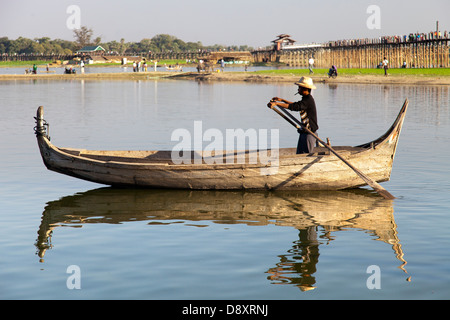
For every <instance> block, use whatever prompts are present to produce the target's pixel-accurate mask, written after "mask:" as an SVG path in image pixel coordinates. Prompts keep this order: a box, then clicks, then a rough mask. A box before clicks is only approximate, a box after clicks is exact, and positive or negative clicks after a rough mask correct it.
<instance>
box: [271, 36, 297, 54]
mask: <svg viewBox="0 0 450 320" xmlns="http://www.w3.org/2000/svg"><path fill="white" fill-rule="evenodd" d="M272 42H273V43H274V50H276V51H280V50H281V49H282V48H283V47H284V46H291V45H293V44H294V43H295V40H292V39H291V36H290V35H288V34H280V35H278V38H277V39H275V40H273V41H272Z"/></svg>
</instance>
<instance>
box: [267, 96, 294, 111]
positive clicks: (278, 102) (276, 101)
mask: <svg viewBox="0 0 450 320" xmlns="http://www.w3.org/2000/svg"><path fill="white" fill-rule="evenodd" d="M290 104H292V102H290V101H288V100H286V99H282V98H278V97H273V98H272V100H270V102H269V103H268V104H267V106H268V107H269V108H271V109H272V108H273V107H274V106H279V107H282V108H286V109H288V108H289V105H290Z"/></svg>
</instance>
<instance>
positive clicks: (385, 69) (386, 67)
mask: <svg viewBox="0 0 450 320" xmlns="http://www.w3.org/2000/svg"><path fill="white" fill-rule="evenodd" d="M383 68H384V76H385V77H387V70H388V69H389V60H388V59H386V57H384V59H383Z"/></svg>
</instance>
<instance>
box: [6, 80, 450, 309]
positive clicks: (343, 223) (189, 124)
mask: <svg viewBox="0 0 450 320" xmlns="http://www.w3.org/2000/svg"><path fill="white" fill-rule="evenodd" d="M294 93H296V87H295V86H294V85H292V84H259V83H257V84H253V83H198V82H195V81H184V80H165V81H153V80H151V81H150V80H149V81H101V82H96V81H80V80H77V81H73V80H68V81H46V80H34V81H7V82H0V96H1V110H2V113H3V114H2V120H1V123H2V125H1V127H0V132H1V135H2V136H3V139H2V140H1V142H0V143H1V150H2V161H1V163H2V165H1V167H0V171H1V174H0V199H1V211H0V230H1V235H2V237H1V238H0V249H1V252H2V262H1V263H0V264H1V268H0V298H1V299H168V300H171V299H176V300H179V299H188V300H190V299H195V300H196V299H212V300H216V299H224V300H229V299H238V300H241V299H242V300H246V299H256V300H259V299H264V300H278V299H282V300H304V299H448V298H450V287H449V283H450V259H449V247H450V234H449V229H450V218H449V214H450V212H449V211H450V210H449V208H450V197H449V190H450V172H449V167H448V165H449V162H450V148H449V147H448V146H449V145H450V144H449V142H450V114H449V110H450V105H449V100H450V89H449V87H448V86H392V85H344V84H337V85H331V84H330V85H328V84H317V90H314V91H313V95H314V97H315V100H316V103H317V107H318V117H319V126H320V129H319V135H320V136H321V137H322V138H326V137H329V138H330V140H331V142H332V144H334V145H358V144H361V143H365V142H368V141H370V140H372V139H375V138H377V137H379V136H380V135H382V134H383V133H384V132H385V131H386V130H387V129H388V128H389V127H390V125H391V124H392V122H393V121H394V119H395V117H396V116H397V113H398V111H399V110H400V107H401V106H402V104H403V101H404V100H405V99H406V98H408V99H409V101H410V105H409V110H408V114H407V117H406V120H405V124H404V127H403V130H402V133H401V137H400V143H399V146H398V149H397V155H396V158H395V162H394V168H393V173H392V176H391V180H390V181H389V182H386V183H383V186H384V187H385V188H386V189H387V190H389V191H390V192H391V193H392V194H394V195H395V196H396V197H397V199H395V200H394V201H386V200H383V199H381V198H380V197H378V196H377V195H376V194H375V193H374V192H373V191H371V190H370V189H369V188H363V189H360V190H358V191H342V192H325V193H324V192H309V193H302V192H237V191H236V192H235V191H233V192H220V191H211V192H209V191H171V190H123V189H113V188H108V187H104V186H101V185H97V184H93V183H90V182H86V181H82V180H78V179H75V178H71V177H68V176H63V175H60V174H57V173H54V172H51V171H48V170H47V169H46V168H45V166H44V165H43V163H42V160H41V158H40V154H39V151H38V149H37V144H36V139H35V136H34V132H33V127H34V119H33V117H34V116H35V113H36V109H37V107H38V106H39V105H43V106H44V108H45V114H44V116H45V119H46V120H47V121H48V122H49V123H50V136H51V138H52V142H53V144H55V145H57V146H64V147H74V148H88V149H170V148H172V147H173V146H174V145H175V144H176V143H177V142H175V141H171V134H172V132H173V131H174V130H176V129H178V128H185V129H188V130H192V129H193V127H194V121H202V125H203V130H206V129H208V128H217V129H219V130H223V131H225V130H226V129H235V128H242V129H249V128H254V129H256V130H258V129H273V128H279V130H280V142H279V144H280V147H293V146H295V145H296V142H297V133H296V131H295V130H294V129H293V128H292V127H291V126H290V125H289V124H288V123H286V122H285V121H284V120H283V119H281V118H280V117H279V116H278V115H277V114H276V113H274V112H273V111H271V110H270V109H268V108H267V107H266V104H267V102H268V101H269V99H270V98H271V97H273V96H280V97H284V98H286V99H288V100H292V101H295V100H297V99H298V96H294ZM77 285H79V289H78V287H77Z"/></svg>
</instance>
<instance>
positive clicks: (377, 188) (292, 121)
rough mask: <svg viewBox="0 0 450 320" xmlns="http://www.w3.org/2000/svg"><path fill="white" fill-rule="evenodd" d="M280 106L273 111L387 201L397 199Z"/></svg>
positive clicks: (274, 107)
mask: <svg viewBox="0 0 450 320" xmlns="http://www.w3.org/2000/svg"><path fill="white" fill-rule="evenodd" d="M277 107H278V106H273V107H272V108H271V109H273V110H275V112H276V113H278V114H279V115H280V116H281V117H282V118H284V119H285V120H286V121H288V122H289V123H290V124H292V125H293V126H294V127H296V128H297V129H302V130H305V131H306V132H308V133H309V134H311V135H312V136H313V137H314V138H316V139H317V141H319V142H320V143H321V144H323V145H324V146H325V147H326V148H327V149H328V150H330V151H331V152H332V153H333V154H334V155H335V156H336V157H338V158H339V159H341V160H342V161H343V162H344V163H345V164H346V165H347V166H349V167H350V168H351V169H352V170H353V171H354V172H355V173H356V174H357V175H358V176H359V177H360V178H361V179H363V180H364V182H365V183H367V184H368V185H369V186H371V187H372V188H373V189H374V190H375V191H376V192H377V193H378V194H379V195H381V196H383V197H384V198H385V199H388V200H392V199H395V197H394V196H393V195H392V194H391V193H389V191H387V190H386V189H384V188H383V187H382V186H380V185H379V184H378V183H377V182H376V181H374V180H372V179H371V178H369V177H368V176H367V175H365V174H364V173H363V172H361V171H360V170H358V169H357V168H355V167H354V166H353V165H352V164H351V163H349V162H348V161H347V160H345V159H344V158H343V157H342V156H341V155H340V154H339V153H337V152H336V151H335V150H334V149H333V148H332V147H331V146H329V145H328V144H327V143H325V142H324V141H322V140H321V139H320V138H319V137H318V136H317V135H316V134H315V133H314V132H312V131H311V130H309V129H308V128H307V127H306V126H304V125H303V124H302V123H301V122H300V121H298V119H297V118H295V117H294V116H293V115H292V114H290V113H289V111H287V110H286V109H285V108H283V107H278V108H279V109H281V110H282V111H283V112H284V113H285V114H287V115H288V117H289V118H291V119H289V118H288V117H286V116H285V115H284V114H283V113H281V111H280V110H278V109H277Z"/></svg>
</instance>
